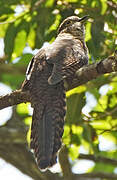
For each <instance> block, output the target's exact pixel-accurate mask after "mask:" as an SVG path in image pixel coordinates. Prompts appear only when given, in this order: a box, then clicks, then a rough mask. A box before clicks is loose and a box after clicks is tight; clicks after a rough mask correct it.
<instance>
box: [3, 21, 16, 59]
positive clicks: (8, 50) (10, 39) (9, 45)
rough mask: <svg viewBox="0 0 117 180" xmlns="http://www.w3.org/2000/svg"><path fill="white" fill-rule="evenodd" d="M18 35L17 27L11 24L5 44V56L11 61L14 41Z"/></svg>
mask: <svg viewBox="0 0 117 180" xmlns="http://www.w3.org/2000/svg"><path fill="white" fill-rule="evenodd" d="M16 34H17V28H16V27H15V25H14V23H11V24H10V25H9V26H8V28H7V31H6V34H5V38H4V43H5V48H4V51H5V55H6V56H7V57H8V60H10V59H11V55H12V52H13V48H14V41H15V37H16Z"/></svg>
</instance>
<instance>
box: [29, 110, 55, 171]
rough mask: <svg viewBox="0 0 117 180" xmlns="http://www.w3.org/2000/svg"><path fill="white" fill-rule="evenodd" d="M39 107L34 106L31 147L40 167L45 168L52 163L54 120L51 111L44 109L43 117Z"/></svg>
mask: <svg viewBox="0 0 117 180" xmlns="http://www.w3.org/2000/svg"><path fill="white" fill-rule="evenodd" d="M39 111H40V109H39V108H37V107H36V108H34V112H33V117H32V128H31V145H30V146H31V148H32V149H33V150H34V155H35V158H36V161H37V164H38V167H39V168H40V169H45V168H47V167H48V166H49V165H50V161H51V158H52V151H53V144H54V134H55V128H54V126H55V125H54V121H53V119H52V117H51V113H50V112H48V110H46V108H44V109H43V113H42V115H41V117H40V116H39V113H38V112H39Z"/></svg>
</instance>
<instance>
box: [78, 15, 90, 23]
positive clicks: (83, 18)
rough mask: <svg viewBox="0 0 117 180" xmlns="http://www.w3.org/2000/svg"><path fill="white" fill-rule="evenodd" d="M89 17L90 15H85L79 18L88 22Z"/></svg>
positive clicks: (80, 20)
mask: <svg viewBox="0 0 117 180" xmlns="http://www.w3.org/2000/svg"><path fill="white" fill-rule="evenodd" d="M88 19H89V15H86V16H83V17H82V18H80V19H79V22H83V23H84V22H86V21H87V20H88Z"/></svg>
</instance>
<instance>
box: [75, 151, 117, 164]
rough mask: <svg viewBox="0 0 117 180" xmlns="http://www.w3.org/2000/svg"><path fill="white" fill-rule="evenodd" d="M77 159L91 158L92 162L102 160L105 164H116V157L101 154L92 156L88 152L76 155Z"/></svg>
mask: <svg viewBox="0 0 117 180" xmlns="http://www.w3.org/2000/svg"><path fill="white" fill-rule="evenodd" d="M78 159H88V160H92V161H94V162H102V163H107V164H112V165H114V166H117V159H111V158H106V157H102V156H94V155H90V154H80V155H79V156H78Z"/></svg>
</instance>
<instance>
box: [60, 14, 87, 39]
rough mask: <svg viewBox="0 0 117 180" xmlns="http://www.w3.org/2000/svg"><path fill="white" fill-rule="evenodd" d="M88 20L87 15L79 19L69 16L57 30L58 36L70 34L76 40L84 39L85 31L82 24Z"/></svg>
mask: <svg viewBox="0 0 117 180" xmlns="http://www.w3.org/2000/svg"><path fill="white" fill-rule="evenodd" d="M88 18H89V16H88V15H86V16H84V17H82V18H79V17H78V16H70V17H68V18H66V19H65V20H64V21H63V22H62V23H61V24H60V26H59V28H58V34H60V33H70V34H72V35H73V36H75V37H76V38H77V37H78V38H80V39H84V34H85V29H84V23H85V22H86V20H87V19H88Z"/></svg>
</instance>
